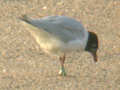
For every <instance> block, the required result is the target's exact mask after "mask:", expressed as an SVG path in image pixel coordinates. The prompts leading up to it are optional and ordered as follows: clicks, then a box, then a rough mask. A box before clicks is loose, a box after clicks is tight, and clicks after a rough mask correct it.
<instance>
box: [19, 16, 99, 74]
mask: <svg viewBox="0 0 120 90" xmlns="http://www.w3.org/2000/svg"><path fill="white" fill-rule="evenodd" d="M20 20H22V21H23V23H24V25H25V26H26V27H28V28H29V32H30V33H31V35H32V36H33V37H34V38H35V40H36V41H37V43H38V44H39V45H40V47H41V48H42V50H43V51H45V52H47V53H50V54H51V53H53V54H56V55H59V56H60V58H59V60H60V63H61V69H60V72H59V74H60V75H62V76H65V75H66V72H65V69H64V61H65V55H66V53H69V52H71V51H75V50H77V51H80V52H81V51H88V52H90V53H91V54H92V56H93V57H94V61H95V62H96V61H97V54H96V53H97V49H98V37H97V35H96V34H95V33H93V32H89V31H87V30H86V29H85V28H84V27H83V25H82V24H81V23H80V22H79V21H77V20H75V19H73V18H70V17H67V16H47V17H44V18H40V19H32V18H29V17H27V16H25V15H24V16H22V17H21V18H20Z"/></svg>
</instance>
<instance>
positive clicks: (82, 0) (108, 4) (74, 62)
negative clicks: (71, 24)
mask: <svg viewBox="0 0 120 90" xmlns="http://www.w3.org/2000/svg"><path fill="white" fill-rule="evenodd" d="M23 14H27V15H29V16H30V17H34V18H40V17H43V16H48V15H65V16H70V17H73V18H76V19H77V20H80V21H81V22H82V23H83V25H84V26H85V27H86V29H88V30H90V31H93V32H95V33H97V34H98V37H99V44H100V45H99V46H100V48H99V51H98V56H99V61H98V63H96V64H95V63H94V62H93V58H92V56H91V55H90V54H89V53H87V52H84V53H83V54H82V55H80V53H79V52H73V53H70V54H68V55H67V60H66V62H65V68H66V71H67V76H66V77H61V76H59V75H58V71H59V68H60V64H59V61H58V58H57V57H54V56H53V57H49V56H48V55H46V54H45V53H44V52H42V51H41V49H40V48H39V45H38V44H37V43H36V42H35V40H34V39H33V37H32V36H31V35H30V33H29V32H27V31H26V29H25V27H23V25H21V24H20V22H19V21H17V20H16V17H19V16H21V15H23ZM0 90H120V0H89V1H88V0H0Z"/></svg>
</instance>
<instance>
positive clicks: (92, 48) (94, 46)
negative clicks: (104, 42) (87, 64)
mask: <svg viewBox="0 0 120 90" xmlns="http://www.w3.org/2000/svg"><path fill="white" fill-rule="evenodd" d="M85 50H86V51H88V52H90V53H91V54H92V56H93V58H94V61H95V62H97V61H98V60H97V50H98V37H97V35H96V34H95V33H93V32H89V36H88V42H87V45H86V48H85Z"/></svg>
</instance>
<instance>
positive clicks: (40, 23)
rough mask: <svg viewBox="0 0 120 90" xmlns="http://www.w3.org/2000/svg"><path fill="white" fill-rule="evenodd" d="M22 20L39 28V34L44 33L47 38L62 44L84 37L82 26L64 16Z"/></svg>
mask: <svg viewBox="0 0 120 90" xmlns="http://www.w3.org/2000/svg"><path fill="white" fill-rule="evenodd" d="M23 20H24V21H26V22H27V23H29V24H31V25H32V26H34V27H37V28H39V29H40V31H39V32H41V34H42V33H43V32H46V34H49V37H54V38H57V39H60V40H62V41H64V42H69V41H71V40H75V39H76V38H80V37H81V38H82V37H84V28H83V26H82V25H81V24H80V23H79V22H77V21H76V20H74V19H71V18H68V17H65V16H49V17H45V18H42V19H29V18H28V17H27V18H26V17H24V19H23ZM41 29H42V30H41ZM43 30H44V31H43ZM46 34H42V36H43V37H44V36H46ZM44 38H45V37H44Z"/></svg>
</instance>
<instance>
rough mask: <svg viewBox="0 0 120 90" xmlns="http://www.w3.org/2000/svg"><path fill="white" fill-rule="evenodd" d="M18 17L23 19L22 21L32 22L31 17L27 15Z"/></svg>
mask: <svg viewBox="0 0 120 90" xmlns="http://www.w3.org/2000/svg"><path fill="white" fill-rule="evenodd" d="M18 19H19V20H22V21H24V22H26V23H29V24H31V18H29V17H28V16H27V15H23V16H22V17H19V18H18Z"/></svg>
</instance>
